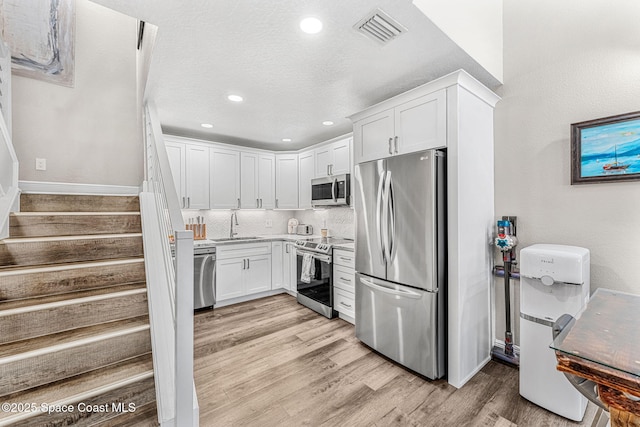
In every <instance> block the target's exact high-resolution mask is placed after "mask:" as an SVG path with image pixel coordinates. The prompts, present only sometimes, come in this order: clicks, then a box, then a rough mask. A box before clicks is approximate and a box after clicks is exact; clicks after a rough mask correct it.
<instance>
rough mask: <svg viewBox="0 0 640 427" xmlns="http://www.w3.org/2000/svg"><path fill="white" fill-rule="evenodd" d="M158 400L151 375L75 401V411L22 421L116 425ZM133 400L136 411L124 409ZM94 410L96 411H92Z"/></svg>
mask: <svg viewBox="0 0 640 427" xmlns="http://www.w3.org/2000/svg"><path fill="white" fill-rule="evenodd" d="M155 399H156V396H155V388H154V383H153V377H151V378H147V379H144V380H141V381H139V382H136V383H133V384H129V385H126V386H124V387H120V388H117V389H115V390H112V391H109V392H107V393H104V394H101V395H98V396H95V397H92V398H88V399H83V400H81V401H80V402H74V403H72V404H71V405H72V406H73V408H74V410H73V411H70V412H53V413H51V414H40V415H37V416H35V417H32V418H29V419H27V420H23V421H21V422H20V425H21V426H24V427H36V426H37V427H40V426H66V425H74V426H79V427H82V426H93V425H96V424H99V425H101V426H107V425H113V426H116V425H119V424H118V421H119V420H120V419H122V418H123V417H127V414H132V415H135V414H137V413H138V411H140V410H141V408H146V407H148V405H150V404H153V402H155ZM45 403H48V404H51V403H49V402H45ZM130 403H132V404H133V405H134V408H135V411H134V412H133V413H130V412H129V413H128V412H123V411H122V408H123V407H124V408H126V409H127V410H128V409H129V406H128V405H129V404H130ZM145 405H147V406H145ZM94 408H95V409H94ZM80 409H83V410H82V411H81V410H80ZM92 409H94V410H93V411H92Z"/></svg>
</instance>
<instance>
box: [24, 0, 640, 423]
mask: <svg viewBox="0 0 640 427" xmlns="http://www.w3.org/2000/svg"><path fill="white" fill-rule="evenodd" d="M105 3H106V2H105ZM371 6H373V5H371ZM625 7H626V8H629V9H630V10H626V11H625V10H624V8H623V9H615V8H610V7H607V6H606V5H605V4H604V2H594V3H593V4H588V5H582V4H580V5H578V4H577V3H575V4H573V7H569V6H567V8H570V9H572V10H571V11H569V10H565V9H564V8H562V10H558V9H557V7H556V6H554V5H552V4H550V3H549V4H545V5H544V7H541V8H538V6H534V5H533V4H527V5H524V6H518V5H514V4H509V3H506V4H504V9H503V11H502V13H503V21H504V24H503V29H504V34H505V37H504V61H505V62H504V86H501V87H498V88H492V89H494V90H495V92H497V93H498V94H499V95H500V96H501V97H502V100H501V101H500V102H498V104H497V105H496V115H495V123H494V125H495V154H494V155H495V197H496V199H495V215H496V217H498V216H499V215H502V214H512V213H515V214H518V216H519V218H520V219H521V221H522V222H521V223H520V224H519V225H520V227H519V239H520V241H521V247H524V246H527V245H529V244H533V243H535V242H561V243H566V244H577V245H579V246H584V247H588V248H589V249H590V250H591V251H592V260H593V265H592V287H593V288H594V289H595V288H596V287H612V286H615V287H617V289H619V290H621V291H627V292H635V293H637V292H638V289H637V285H636V284H635V269H634V267H633V266H632V265H631V264H633V263H628V262H624V260H625V259H628V254H630V253H633V254H635V253H637V244H636V243H635V242H637V241H640V239H638V238H637V237H638V234H637V233H638V232H637V230H636V229H637V227H636V222H635V221H636V220H635V218H636V217H637V202H635V200H636V198H634V197H633V191H634V188H635V186H634V185H633V184H632V183H618V184H608V185H596V186H589V187H586V186H582V187H575V186H573V187H572V186H569V183H568V176H569V174H568V159H569V151H570V150H569V144H568V139H569V124H571V123H575V122H579V121H581V120H587V119H591V118H595V117H604V116H607V115H614V114H617V113H621V112H626V111H633V110H635V109H637V107H635V103H634V101H633V98H637V96H636V95H637V88H635V87H630V85H629V83H628V82H629V81H632V80H633V76H634V75H635V73H637V70H638V61H637V55H633V54H629V53H628V52H634V51H636V50H637V43H636V44H633V42H632V41H631V40H637V38H638V37H637V30H635V29H632V28H635V27H632V26H631V25H627V24H628V22H627V21H628V19H630V18H629V17H631V16H634V15H635V11H636V9H634V7H635V6H633V5H630V4H625ZM371 8H372V7H369V8H368V9H371ZM575 13H579V14H580V17H581V18H583V20H582V21H583V22H588V23H590V24H591V25H584V24H581V23H579V22H577V21H580V19H575V15H574V14H575ZM146 14H147V15H150V14H151V13H150V12H146ZM143 16H144V14H143ZM603 16H604V17H605V18H606V19H604V18H603ZM149 18H151V17H149ZM434 19H435V18H434ZM196 20H197V19H196ZM153 21H154V20H153V19H149V22H153ZM354 22H355V21H354ZM549 22H554V23H555V25H548V23H549ZM613 22H618V23H620V22H622V23H623V24H617V25H614V24H612V23H613ZM183 27H184V26H183ZM586 27H589V28H590V29H589V30H587V29H586ZM540 28H546V30H547V31H545V32H544V34H541V33H540ZM594 28H595V29H596V31H593V29H594ZM607 31H609V33H607ZM230 33H233V31H230ZM567 34H575V35H576V38H575V39H574V38H571V37H567ZM606 34H616V35H620V37H616V39H617V40H616V41H615V43H616V44H617V46H619V49H611V46H612V44H613V42H611V40H610V37H607V36H605V35H606ZM363 40H365V41H366V39H363ZM401 40H402V39H398V40H397V41H396V42H401ZM607 40H608V41H609V42H607ZM396 42H394V43H396ZM236 46H243V44H242V43H239V42H236ZM248 46H251V44H248ZM391 46H393V45H389V46H388V47H389V48H390V47H391ZM182 49H184V50H186V48H184V47H183V48H182ZM261 51H262V52H265V51H267V50H266V49H260V48H259V47H258V48H256V49H255V51H252V50H250V49H249V48H248V53H249V54H251V53H252V52H253V53H256V52H258V53H259V52H261ZM176 56H177V57H180V58H182V56H181V55H176ZM190 56H191V57H193V58H196V57H198V53H196V52H190ZM248 56H250V55H248ZM315 63H316V62H314V60H313V59H308V58H307V65H308V64H315ZM187 64H188V62H187ZM602 64H613V65H612V66H611V67H604V66H603V65H602ZM241 65H242V66H243V67H245V68H249V67H248V65H247V64H246V63H245V64H241ZM190 67H194V66H193V65H190ZM444 74H445V73H442V75H444ZM254 77H255V76H254ZM261 77H264V76H261ZM435 77H437V76H434V78H435ZM180 78H181V77H176V76H174V78H173V79H174V80H180ZM255 80H256V81H257V80H258V79H257V78H255ZM428 80H432V79H431V78H430V79H428ZM574 83H575V84H574ZM265 85H267V86H269V81H268V79H267V81H266V82H265ZM593 88H597V90H591V89H593ZM225 89H226V87H225ZM17 90H18V91H20V90H21V89H20V87H19V88H18V89H17ZM400 92H401V91H398V90H394V93H393V94H394V95H395V94H396V93H400ZM189 93H193V91H191V92H189ZM309 93H314V92H309V91H296V93H294V94H293V96H291V97H289V96H284V95H282V94H280V93H275V92H272V93H271V98H272V99H277V98H278V97H279V96H282V97H283V98H286V99H287V102H292V103H298V101H299V100H300V98H299V97H302V96H301V94H305V97H308V96H309V95H308V94H309ZM603 93H606V94H607V95H606V96H603ZM287 95H292V94H287ZM388 95H390V94H388V93H381V94H379V95H378V99H376V100H375V101H372V102H370V103H369V104H367V105H363V106H362V107H368V106H370V105H374V104H375V103H376V102H379V101H383V100H384V99H387V98H388V97H389V96H388ZM43 96H44V95H43ZM246 98H247V99H248V97H246ZM303 98H304V97H303ZM334 99H336V100H340V99H341V98H340V96H339V95H334ZM290 100H292V101H290ZM585 100H586V101H585ZM225 102H226V101H225ZM300 103H302V102H300ZM220 104H222V102H221V103H220ZM338 104H339V102H335V103H334V105H336V106H337V105H338ZM245 105H247V104H245ZM236 107H239V105H233V106H232V107H231V108H235V109H236V110H238V108H236ZM265 111H268V108H265V107H262V108H261V109H260V111H255V110H250V111H245V112H244V113H242V115H243V116H244V117H249V116H250V117H256V118H257V119H258V118H262V117H264V116H265V115H267V114H265V113H264V112H265ZM356 111H357V110H352V111H349V112H346V113H343V114H341V117H345V116H347V115H350V114H353V113H355V112H356ZM322 113H324V111H323V112H322ZM192 115H193V114H192ZM218 116H220V115H218ZM321 116H324V114H317V117H321ZM193 117H196V116H195V115H193ZM331 118H332V117H331ZM321 120H325V117H322V118H321ZM327 120H328V118H327ZM197 122H198V123H196V124H195V126H194V127H198V126H200V122H202V123H208V121H206V120H205V118H204V117H203V118H202V119H200V117H198V120H197ZM347 124H348V125H350V123H348V122H347ZM542 124H544V125H542ZM343 126H344V123H343ZM23 127H26V126H25V125H24V124H23ZM167 130H168V131H171V129H167ZM201 132H202V131H201V130H200V129H194V128H192V129H191V133H190V134H188V135H186V136H187V137H190V138H192V139H202V138H203V134H202V133H201ZM168 133H171V132H168ZM174 133H177V132H174ZM345 134H348V132H346V131H344V132H342V133H340V135H345ZM324 135H325V136H322V135H321V136H319V137H318V138H317V139H316V140H314V141H312V142H313V143H321V142H323V141H328V140H331V138H333V136H334V135H331V137H329V136H328V135H326V134H324ZM286 137H287V135H277V137H276V136H273V137H272V138H271V140H273V141H280V140H281V139H282V138H286ZM212 138H214V140H215V136H214V137H212ZM248 139H252V138H251V137H250V136H249V137H248ZM294 139H295V140H296V141H295V142H294V144H295V143H297V142H298V141H297V138H294ZM250 148H255V147H250ZM302 149H303V147H294V148H293V149H292V150H291V151H297V150H302ZM34 151H36V150H34ZM278 151H280V150H278ZM24 156H25V157H28V158H30V157H33V156H31V155H30V153H29V154H25V155H24ZM114 163H115V162H114ZM68 169H71V168H68ZM25 173H29V172H25ZM96 173H98V172H96ZM122 176H125V177H126V176H127V175H126V174H122ZM27 178H31V179H32V180H36V177H34V176H32V177H29V176H27ZM101 178H102V181H103V182H116V181H114V180H113V178H112V177H110V176H105V177H101V176H100V175H97V176H96V180H97V182H100V179H101ZM53 180H55V179H53ZM58 180H63V181H64V178H60V179H58ZM69 181H71V179H69ZM130 181H131V182H135V183H136V184H137V182H138V181H139V180H138V179H131V180H130ZM525 189H526V190H525ZM595 198H597V199H599V200H603V201H604V202H603V203H602V204H601V205H598V206H595V207H594V206H593V204H592V202H591V201H592V200H593V199H595ZM612 204H615V205H616V206H618V209H616V210H615V211H611V210H606V211H605V210H604V208H603V207H602V206H605V205H609V206H611V205H612ZM340 211H344V212H352V211H351V208H330V209H326V210H319V211H313V210H305V211H293V210H292V211H287V213H285V214H282V213H281V212H280V211H278V210H256V211H254V210H246V211H245V210H242V209H241V210H240V211H238V223H239V224H240V226H239V229H238V230H239V233H240V235H245V236H246V235H249V236H250V235H265V234H266V235H276V234H277V235H280V234H286V222H287V221H288V219H289V218H291V217H294V218H297V219H298V220H299V222H300V223H302V224H311V225H313V226H314V231H315V232H316V233H318V232H319V230H320V229H322V228H323V227H326V228H327V229H329V231H330V232H331V234H333V235H336V236H341V237H349V235H348V234H349V230H347V228H348V226H347V224H349V223H350V222H352V221H353V220H354V215H353V214H347V213H345V214H344V215H343V214H336V216H337V218H336V217H333V215H334V212H338V213H339V212H340ZM197 215H201V216H204V217H205V223H206V224H207V235H208V237H219V238H224V237H226V236H227V235H228V234H227V233H228V232H229V231H230V230H229V224H230V219H231V218H230V217H231V211H230V210H226V211H215V210H211V211H209V210H206V211H205V212H197V213H194V212H188V211H185V214H184V217H185V219H186V220H188V219H189V218H191V217H195V216H197ZM343 216H344V218H343ZM567 217H569V218H571V221H569V220H567ZM494 219H495V218H494ZM267 220H271V221H272V227H271V228H268V227H267V226H266V222H267ZM323 220H327V223H326V226H325V224H324V222H323ZM574 221H575V226H574V225H573V224H574ZM604 223H606V224H609V225H608V226H607V227H603V226H602V224H604ZM342 226H344V227H343V228H340V227H342ZM585 229H589V230H592V232H590V233H584V230H585ZM334 233H335V234H334ZM351 233H352V236H353V237H355V230H352V231H351ZM613 235H617V236H623V237H621V238H620V239H616V240H612V239H613V238H612V237H611V236H613ZM494 262H496V263H499V261H498V258H495V261H494ZM612 282H614V283H612ZM494 286H495V284H494ZM512 286H513V287H514V288H516V287H517V283H512ZM514 294H515V296H516V297H515V298H514V300H515V301H514V305H515V306H516V310H517V289H514ZM275 298H282V297H275ZM500 299H501V291H500V289H498V287H497V286H496V289H495V304H496V307H495V308H494V310H492V317H493V321H494V325H495V326H494V328H493V329H494V331H493V332H494V333H495V335H496V337H498V338H499V337H500V335H501V334H502V331H503V330H504V329H505V328H504V325H503V324H502V322H503V320H502V318H501V316H502V313H503V308H502V304H503V303H502V302H501V301H500ZM249 307H250V306H247V305H240V306H237V308H235V309H234V308H232V306H229V307H228V308H220V309H214V311H213V312H212V313H211V314H210V315H211V316H213V317H215V316H217V315H218V314H217V313H219V312H221V311H222V310H223V309H227V310H230V311H227V312H226V313H228V316H229V317H230V318H231V317H233V316H234V315H235V316H240V318H242V317H243V316H246V318H247V319H249V320H251V317H250V316H249V315H248V313H247V312H248V311H256V310H258V309H257V308H249ZM269 308H273V309H276V311H275V312H277V309H278V308H281V301H280V300H274V302H272V303H267V304H266V305H265V306H264V310H265V313H273V312H271V311H269V310H268V309H269ZM303 308H304V307H303ZM233 310H236V312H235V313H234V312H233ZM289 310H291V309H289ZM243 311H245V313H244V314H243ZM293 311H295V310H293ZM270 315H271V314H266V316H267V317H269V316H270ZM287 316H288V317H283V318H282V321H283V322H282V323H279V322H280V319H279V320H278V323H272V326H278V327H283V328H284V327H285V326H284V324H285V323H286V322H290V323H296V322H297V321H298V320H301V318H300V317H304V315H300V314H292V312H291V311H288V312H287ZM196 317H197V316H196ZM318 317H319V316H318ZM197 319H199V318H198V317H197ZM304 319H306V318H304ZM221 320H224V319H222V318H221ZM321 320H323V319H319V320H318V322H319V321H321ZM196 321H197V322H198V325H199V327H202V325H201V323H202V322H200V321H199V320H196ZM518 321H519V320H518V319H517V318H516V319H515V323H516V331H517V324H518ZM310 322H311V323H307V327H308V328H309V329H314V328H318V329H319V332H320V331H325V330H327V329H328V327H325V328H326V329H320V328H322V325H321V324H319V323H313V321H310ZM248 323H249V324H247V325H245V326H244V327H241V326H237V325H236V326H234V328H235V329H233V330H238V331H239V330H241V329H245V328H246V329H247V333H250V331H251V330H252V329H255V328H256V326H255V324H253V323H252V322H251V321H249V322H248ZM264 323H265V327H266V326H267V325H269V321H268V320H265V321H264ZM221 326H223V325H221ZM348 327H349V326H348V325H345V326H343V327H342V328H348ZM309 329H307V330H306V331H303V330H296V331H297V333H298V334H303V335H302V337H303V338H304V339H307V340H309V339H312V338H313V334H312V333H310V332H308V331H309ZM341 330H342V329H341ZM351 331H353V329H351ZM220 334H222V337H223V339H226V340H227V341H233V338H234V337H233V335H231V333H230V335H224V334H225V332H224V331H220ZM318 336H319V335H318ZM349 336H350V337H352V336H353V332H351V335H349ZM274 338H275V337H274ZM280 338H281V340H279V341H274V343H273V345H274V346H275V345H277V344H280V345H285V343H286V342H292V341H293V338H291V337H288V338H284V337H280ZM200 339H202V337H200ZM239 339H241V340H247V338H246V337H243V338H239ZM345 339H346V340H349V339H350V338H345ZM265 340H266V339H265ZM266 341H268V340H266ZM247 342H248V341H247ZM516 342H517V338H516ZM211 345H212V346H215V345H216V344H211ZM267 348H268V347H265V348H264V350H265V351H266V349H267ZM353 351H355V352H357V350H353ZM231 353H232V351H231V350H227V351H226V353H225V354H227V355H230V354H231ZM239 353H240V352H239ZM213 354H214V353H212V356H211V357H210V359H208V361H211V360H212V359H215V357H214V356H213ZM274 354H277V353H274ZM355 354H356V353H351V355H347V354H344V355H342V356H334V355H332V356H331V357H333V358H334V359H339V358H340V357H343V359H342V361H346V360H348V359H349V358H353V357H356V356H355ZM236 356H238V357H241V354H237V355H236ZM274 358H275V356H272V357H271V359H269V360H268V361H267V363H269V362H273V360H274ZM228 360H229V361H230V360H231V359H228ZM237 361H238V360H237V359H236V360H234V362H237ZM198 363H205V362H198ZM227 363H231V362H227ZM236 371H237V369H236ZM496 371H497V368H496V370H494V371H491V372H486V371H483V375H480V377H483V376H485V377H486V376H489V377H492V378H498V377H500V378H503V379H504V382H503V383H501V384H510V385H511V386H512V383H513V382H517V376H516V377H513V376H512V377H510V380H507V379H506V378H507V377H506V376H505V377H501V375H505V374H504V373H497V372H496ZM494 374H495V375H494ZM389 375H391V374H389ZM492 375H493V376H492ZM290 381H292V382H293V381H295V379H291V380H290ZM469 384H471V383H469ZM473 384H475V383H473ZM293 389H295V388H292V390H293ZM460 390H464V388H461V389H460ZM472 390H475V392H476V393H477V394H476V395H474V396H471V397H469V396H465V397H458V398H457V400H454V402H457V403H458V404H460V402H462V401H467V400H473V399H475V398H477V395H481V394H483V390H485V391H486V394H487V395H493V394H495V393H496V390H494V389H486V388H483V386H477V388H474V389H472ZM511 392H512V394H513V396H515V397H512V398H514V399H515V398H517V390H514V389H511ZM238 394H240V393H238ZM505 394H508V393H506V392H505ZM211 400H214V399H213V398H212V399H211ZM435 401H437V399H435ZM484 402H485V403H487V402H486V401H484ZM201 403H203V405H202V408H203V413H204V412H205V409H204V406H205V405H204V402H201ZM209 404H211V403H209ZM427 406H429V405H427ZM434 406H435V403H434V404H433V405H431V406H430V407H429V409H433V407H434ZM276 409H277V408H275V409H273V410H274V412H277V410H276ZM485 411H488V412H490V411H491V405H489V406H487V407H485ZM527 411H529V412H527ZM531 411H533V412H535V413H537V414H539V412H536V411H537V410H536V409H527V410H523V411H522V413H521V414H520V415H518V416H519V417H520V418H519V419H520V421H519V422H517V423H518V424H522V425H526V424H527V422H526V421H524V420H523V419H525V420H527V418H526V415H522V414H526V413H531ZM280 415H282V413H280ZM489 415H490V414H489ZM499 417H504V418H507V417H505V416H504V415H499ZM534 419H535V418H534ZM441 420H443V418H441ZM528 420H529V425H531V423H532V421H531V418H529V419H528ZM256 422H257V420H256ZM512 422H513V421H512Z"/></svg>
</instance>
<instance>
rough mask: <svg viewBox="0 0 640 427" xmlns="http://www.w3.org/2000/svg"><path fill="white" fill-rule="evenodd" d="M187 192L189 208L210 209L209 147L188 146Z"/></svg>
mask: <svg viewBox="0 0 640 427" xmlns="http://www.w3.org/2000/svg"><path fill="white" fill-rule="evenodd" d="M186 151H187V153H186V156H187V164H186V168H185V175H186V178H187V179H186V181H187V182H186V193H187V208H188V209H209V147H203V146H200V145H187V146H186Z"/></svg>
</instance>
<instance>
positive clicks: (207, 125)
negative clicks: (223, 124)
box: [200, 123, 213, 129]
mask: <svg viewBox="0 0 640 427" xmlns="http://www.w3.org/2000/svg"><path fill="white" fill-rule="evenodd" d="M200 126H202V127H203V128H207V129H211V128H212V127H213V125H212V124H211V123H202V124H201V125H200Z"/></svg>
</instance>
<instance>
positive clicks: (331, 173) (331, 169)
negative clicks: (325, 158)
mask: <svg viewBox="0 0 640 427" xmlns="http://www.w3.org/2000/svg"><path fill="white" fill-rule="evenodd" d="M329 175H333V165H332V164H331V165H329Z"/></svg>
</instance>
